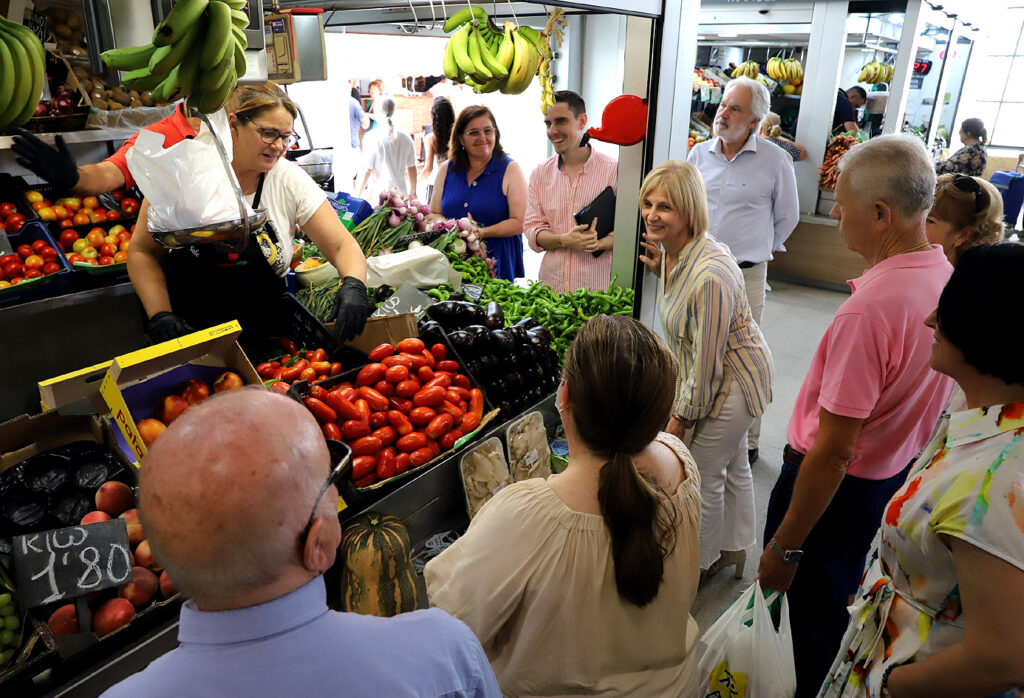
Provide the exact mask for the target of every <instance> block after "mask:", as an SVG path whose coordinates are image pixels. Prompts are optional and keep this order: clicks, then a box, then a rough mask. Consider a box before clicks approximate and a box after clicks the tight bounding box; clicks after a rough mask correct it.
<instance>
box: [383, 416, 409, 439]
mask: <svg viewBox="0 0 1024 698" xmlns="http://www.w3.org/2000/svg"><path fill="white" fill-rule="evenodd" d="M388 422H390V423H391V426H393V427H394V428H395V431H397V432H398V435H399V436H405V435H406V434H409V433H412V422H410V421H409V418H408V417H406V416H405V415H404V414H402V413H401V412H400V411H399V410H389V411H388Z"/></svg>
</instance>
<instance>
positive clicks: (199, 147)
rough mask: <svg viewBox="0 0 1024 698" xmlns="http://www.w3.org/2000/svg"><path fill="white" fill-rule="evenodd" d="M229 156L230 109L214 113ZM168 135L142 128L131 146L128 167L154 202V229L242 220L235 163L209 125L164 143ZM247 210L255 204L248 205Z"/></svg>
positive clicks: (151, 219)
mask: <svg viewBox="0 0 1024 698" xmlns="http://www.w3.org/2000/svg"><path fill="white" fill-rule="evenodd" d="M210 122H211V123H212V124H213V127H214V130H215V131H216V134H217V136H219V137H220V140H221V143H223V145H224V150H225V153H226V155H227V158H228V161H229V163H230V160H231V129H230V128H229V127H228V120H227V115H226V114H225V112H224V110H223V109H222V110H221V111H219V112H217V113H215V114H213V115H211V116H210ZM163 142H164V136H163V134H160V133H155V132H153V131H147V130H142V131H140V132H139V137H138V138H137V139H136V141H135V146H134V147H133V148H132V149H131V150H129V151H128V156H127V161H128V170H129V171H130V172H131V173H132V177H134V178H135V181H136V183H137V184H138V187H139V189H141V190H142V194H143V196H145V197H146V199H147V200H148V202H149V219H148V226H149V229H150V230H157V231H173V230H184V229H186V228H195V227H199V226H204V225H214V224H216V223H224V222H226V221H233V220H238V218H239V210H238V199H237V198H236V196H235V189H234V186H232V180H235V174H234V172H233V171H232V170H231V167H230V164H229V165H228V167H227V168H225V167H224V163H223V161H222V160H221V156H220V153H219V152H218V150H217V145H216V143H215V142H214V140H213V134H212V133H211V131H210V129H209V128H207V127H206V125H205V124H203V126H202V127H201V128H200V131H199V135H198V137H196V138H190V139H186V140H183V141H181V142H180V143H176V144H174V145H172V146H171V147H169V148H164V147H163ZM245 210H246V214H247V215H248V214H250V213H252V209H251V208H250V207H249V206H248V204H246V206H245Z"/></svg>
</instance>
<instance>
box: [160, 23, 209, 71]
mask: <svg viewBox="0 0 1024 698" xmlns="http://www.w3.org/2000/svg"><path fill="white" fill-rule="evenodd" d="M201 27H202V24H201V23H199V22H196V23H195V24H193V25H192V26H191V27H189V28H188V30H187V31H186V32H185V34H184V35H183V36H182V37H181V39H179V40H178V41H175V42H174V43H173V44H169V45H167V46H160V47H159V48H157V50H156V51H153V55H152V56H151V57H150V59H149V70H150V72H151V73H170V72H171V71H172V70H173V69H174V66H176V65H178V64H179V63H181V62H182V60H184V58H185V56H186V55H187V54H188V52H189V51H190V50H191V49H192V47H193V46H194V45H195V43H196V39H197V38H198V36H199V35H200V34H201V33H202V31H201Z"/></svg>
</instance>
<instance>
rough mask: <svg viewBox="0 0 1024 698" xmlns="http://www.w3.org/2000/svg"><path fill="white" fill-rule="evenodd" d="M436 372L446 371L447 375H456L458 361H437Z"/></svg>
mask: <svg viewBox="0 0 1024 698" xmlns="http://www.w3.org/2000/svg"><path fill="white" fill-rule="evenodd" d="M437 370H438V371H448V372H449V373H458V372H459V362H458V361H439V362H438V363H437Z"/></svg>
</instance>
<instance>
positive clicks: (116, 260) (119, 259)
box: [114, 250, 128, 264]
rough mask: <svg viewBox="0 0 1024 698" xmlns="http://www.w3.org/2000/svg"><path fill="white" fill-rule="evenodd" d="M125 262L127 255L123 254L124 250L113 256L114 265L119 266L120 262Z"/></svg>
mask: <svg viewBox="0 0 1024 698" xmlns="http://www.w3.org/2000/svg"><path fill="white" fill-rule="evenodd" d="M127 261H128V253H127V252H125V251H124V250H121V251H120V252H118V253H117V254H115V255H114V264H120V263H121V262H127Z"/></svg>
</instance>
